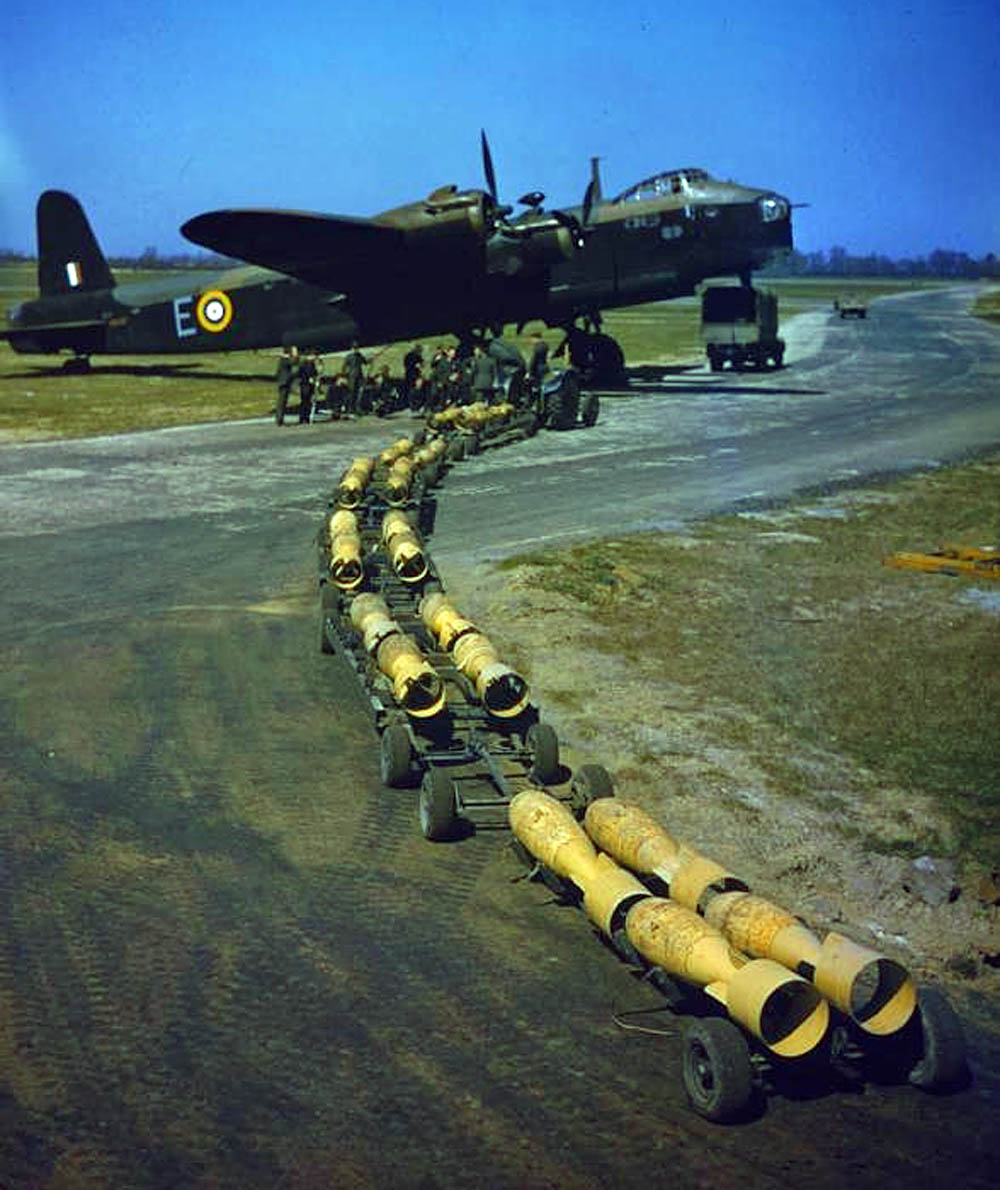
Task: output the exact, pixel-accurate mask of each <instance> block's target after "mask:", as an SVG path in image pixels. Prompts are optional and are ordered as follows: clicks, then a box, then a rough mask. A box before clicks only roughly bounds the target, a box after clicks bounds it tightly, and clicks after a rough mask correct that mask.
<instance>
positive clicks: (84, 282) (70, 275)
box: [35, 190, 115, 297]
mask: <svg viewBox="0 0 1000 1190" xmlns="http://www.w3.org/2000/svg"><path fill="white" fill-rule="evenodd" d="M35 215H36V222H37V227H38V292H39V293H40V294H41V296H42V297H52V296H54V295H56V294H64V293H76V292H79V291H83V290H88V289H111V288H113V287H114V284H115V278H114V274H113V273H112V272H111V269H110V267H109V266H108V262H107V260H106V259H105V257H104V253H103V252H102V251H101V249H100V245H99V244H98V243H97V240H96V238H95V236H94V233H93V231H92V230H91V227H90V222H89V220H88V219H87V216H86V215H85V214H84V211H83V207H81V206H80V204H79V202H77V200H76V199H75V198H74V197H73V195H72V194H67V193H66V192H65V191H64V190H46V191H45V193H44V194H42V196H41V197H40V198H39V200H38V207H37V208H36V212H35Z"/></svg>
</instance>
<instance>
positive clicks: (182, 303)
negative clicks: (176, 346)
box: [173, 293, 198, 339]
mask: <svg viewBox="0 0 1000 1190" xmlns="http://www.w3.org/2000/svg"><path fill="white" fill-rule="evenodd" d="M193 301H194V294H191V293H189V294H186V295H185V296H184V297H179V298H174V301H173V306H174V330H175V331H176V332H177V338H178V339H186V338H188V336H189V335H196V334H197V333H198V328H197V327H196V326H195V325H194V318H193V315H192V313H191V303H192V302H193Z"/></svg>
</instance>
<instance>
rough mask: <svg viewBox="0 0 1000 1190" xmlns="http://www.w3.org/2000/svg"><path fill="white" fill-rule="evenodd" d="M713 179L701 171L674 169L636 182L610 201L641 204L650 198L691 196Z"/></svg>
mask: <svg viewBox="0 0 1000 1190" xmlns="http://www.w3.org/2000/svg"><path fill="white" fill-rule="evenodd" d="M712 180H713V179H712V178H711V177H710V176H709V175H708V173H707V172H706V171H705V170H703V169H675V170H671V171H670V172H669V173H663V174H655V175H654V176H653V177H651V178H646V180H645V181H644V182H636V184H635V185H634V186H629V188H628V189H627V190H623V191H622V192H621V194H619V195H616V196H615V197H614V198H613V199H612V200H611V201H612V202H613V203H618V202H643V201H644V200H646V199H650V198H665V197H666V196H667V195H670V194H679V195H685V194H693V193H694V191H695V188H696V187H698V186H702V185H704V183H705V182H711V181H712Z"/></svg>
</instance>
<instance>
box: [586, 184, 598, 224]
mask: <svg viewBox="0 0 1000 1190" xmlns="http://www.w3.org/2000/svg"><path fill="white" fill-rule="evenodd" d="M596 189H597V187H596V185H595V183H594V179H593V178H591V179H590V181H589V182H588V183H587V189H586V190H585V191H584V192H583V219H582V223H583V229H584V231H586V229H587V228H588V227H589V226H590V216H591V213H592V211H593V209H594V191H595V190H596Z"/></svg>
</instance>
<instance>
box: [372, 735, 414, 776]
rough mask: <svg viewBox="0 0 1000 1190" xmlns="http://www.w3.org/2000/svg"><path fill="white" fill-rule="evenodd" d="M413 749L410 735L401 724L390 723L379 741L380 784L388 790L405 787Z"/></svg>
mask: <svg viewBox="0 0 1000 1190" xmlns="http://www.w3.org/2000/svg"><path fill="white" fill-rule="evenodd" d="M412 758H413V749H412V747H411V745H410V733H409V732H408V731H407V730H406V728H405V727H404V726H403V724H402V723H390V724H389V726H388V727H387V728H386V729H385V731H383V732H382V738H381V740H379V768H380V770H381V773H382V784H383V785H388V786H389V788H390V789H399V788H400V787H401V786H403V785H406V784H407V782H408V780H409V776H410V763H411V760H412Z"/></svg>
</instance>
